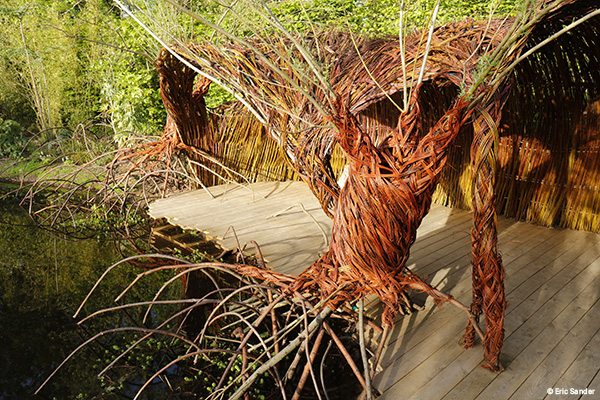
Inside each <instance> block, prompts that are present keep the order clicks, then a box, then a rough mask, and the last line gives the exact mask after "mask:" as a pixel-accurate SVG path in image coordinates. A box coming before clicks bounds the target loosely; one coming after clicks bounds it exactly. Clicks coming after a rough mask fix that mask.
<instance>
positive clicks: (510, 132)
mask: <svg viewBox="0 0 600 400" xmlns="http://www.w3.org/2000/svg"><path fill="white" fill-rule="evenodd" d="M557 23H560V20H559V21H558V22H557ZM539 30H540V32H538V33H537V35H536V32H534V33H533V34H532V35H531V38H532V39H531V43H530V44H528V47H531V46H533V45H535V43H536V37H539V38H543V37H546V36H547V32H545V31H552V30H554V31H555V30H556V26H554V27H553V26H542V27H540V28H539ZM513 79H514V85H513V89H512V92H511V95H510V97H509V99H508V101H507V104H506V106H505V110H504V113H503V119H502V122H501V126H500V127H499V128H500V143H499V149H498V163H499V165H498V176H497V180H496V193H497V206H498V212H499V213H501V214H503V215H505V216H507V217H510V218H515V219H517V220H519V221H527V222H532V223H536V224H540V225H545V226H558V227H561V228H569V229H581V230H588V231H592V232H600V19H599V18H594V19H593V20H592V21H591V22H590V23H586V24H583V25H581V26H580V27H578V28H577V29H576V30H574V31H572V32H571V33H568V34H566V35H564V36H562V37H560V38H559V39H558V40H555V41H554V42H552V43H550V44H549V45H546V46H545V47H544V48H542V50H541V51H539V52H538V53H536V54H535V55H534V56H532V57H529V58H528V59H527V60H525V61H524V62H523V63H522V64H521V65H520V66H519V67H518V68H517V69H516V71H515V73H514V75H513ZM471 140H472V133H471V132H468V131H463V132H461V135H460V136H459V137H458V138H457V140H456V142H455V144H454V146H453V148H452V149H451V153H450V157H449V162H448V165H447V167H446V170H445V172H444V176H443V178H442V180H441V182H440V184H439V186H438V190H437V191H436V193H435V195H434V201H436V202H437V203H439V204H444V205H447V206H451V207H459V208H465V209H469V208H470V206H471V204H470V201H471V196H470V185H471V175H470V171H469V168H468V166H469V159H468V158H469V154H468V149H469V146H470V141H471Z"/></svg>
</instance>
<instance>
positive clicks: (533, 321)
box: [444, 246, 600, 400]
mask: <svg viewBox="0 0 600 400" xmlns="http://www.w3.org/2000/svg"><path fill="white" fill-rule="evenodd" d="M595 249H596V251H597V250H598V246H596V247H595ZM599 268H600V260H599V259H595V260H594V261H593V262H592V263H591V264H584V265H582V264H579V263H578V262H577V261H575V262H572V263H571V264H569V266H568V268H564V269H563V273H562V274H558V275H555V276H553V277H552V278H551V280H550V281H548V283H547V284H546V285H545V286H544V287H542V288H538V290H536V291H535V292H532V293H531V295H530V296H529V297H530V298H531V299H532V301H530V302H524V303H523V304H521V305H520V306H519V307H520V308H527V309H528V310H527V311H525V310H519V309H517V308H515V309H514V310H511V311H510V313H509V314H507V317H506V320H505V321H506V331H507V334H506V338H505V341H504V347H503V349H502V356H501V359H502V360H503V361H504V363H505V364H506V366H507V369H506V370H505V371H504V372H502V373H501V374H499V375H496V374H492V373H490V372H489V371H486V370H484V369H483V368H474V369H473V370H472V371H471V373H470V374H469V375H467V376H465V377H464V378H463V379H462V380H461V381H460V382H459V383H458V384H457V385H456V386H455V387H454V388H453V389H452V391H451V392H449V393H448V395H446V396H445V397H444V400H450V399H457V400H458V399H475V398H478V396H481V397H480V398H482V399H485V398H490V397H486V396H489V395H490V393H499V392H501V391H504V392H508V393H509V395H510V394H512V392H513V391H514V390H516V389H517V388H518V386H519V385H520V383H521V382H522V381H523V380H524V379H525V378H526V377H527V376H528V374H529V372H531V371H528V370H527V369H526V367H527V365H523V364H526V363H527V362H528V360H529V359H531V358H532V357H534V356H535V355H536V354H538V353H543V352H542V348H538V349H535V348H534V347H531V348H530V349H534V350H533V351H532V350H529V352H532V353H533V354H528V353H524V352H523V351H524V349H526V348H528V347H529V345H530V344H531V343H532V341H533V340H535V339H536V338H537V337H538V336H539V335H540V334H542V333H543V332H545V331H546V330H551V331H552V330H553V321H554V320H555V319H556V318H557V316H558V315H559V314H560V313H562V312H563V311H564V310H565V309H566V307H567V305H568V304H570V302H571V300H572V299H573V298H574V297H576V296H578V295H579V294H581V293H582V292H583V290H584V289H585V288H586V287H587V286H588V284H589V283H590V282H591V281H593V280H594V279H595V278H596V277H597V276H598V272H599V271H598V269H599ZM596 295H597V293H596ZM539 303H542V304H541V306H539ZM571 308H573V307H571ZM574 311H577V307H575V309H570V310H569V312H570V313H571V315H572V316H573V315H575V314H573V312H574ZM523 315H529V318H528V319H527V320H525V321H523V320H522V318H518V319H517V320H515V318H514V316H517V317H518V316H523ZM564 315H568V313H567V314H564ZM554 334H556V332H554ZM563 336H564V335H563ZM543 338H544V340H552V339H553V337H548V334H544V337H543ZM511 379H513V380H515V381H517V382H518V383H516V386H515V384H511V383H510V382H509V381H510V380H511ZM511 388H512V390H510V389H511ZM486 390H490V392H485V391H486ZM500 398H503V397H500Z"/></svg>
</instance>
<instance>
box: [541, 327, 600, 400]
mask: <svg viewBox="0 0 600 400" xmlns="http://www.w3.org/2000/svg"><path fill="white" fill-rule="evenodd" d="M595 325H596V328H598V329H597V330H596V334H595V335H594V336H593V337H592V339H591V340H590V341H589V342H588V343H587V344H586V346H585V347H584V348H583V350H582V351H581V352H580V353H579V354H578V355H577V358H576V359H575V360H574V361H573V362H572V363H571V365H570V366H569V368H568V369H567V371H566V372H565V373H564V374H563V375H562V376H561V377H560V378H559V379H558V381H557V382H556V383H555V384H554V385H552V386H551V387H553V388H575V389H586V388H589V389H594V390H595V393H594V394H595V395H596V396H599V395H600V383H599V384H592V380H593V379H594V377H595V376H597V375H600V374H599V369H600V351H598V349H600V326H598V321H595ZM568 397H569V396H556V395H547V396H546V397H544V398H545V399H552V398H559V399H561V398H568Z"/></svg>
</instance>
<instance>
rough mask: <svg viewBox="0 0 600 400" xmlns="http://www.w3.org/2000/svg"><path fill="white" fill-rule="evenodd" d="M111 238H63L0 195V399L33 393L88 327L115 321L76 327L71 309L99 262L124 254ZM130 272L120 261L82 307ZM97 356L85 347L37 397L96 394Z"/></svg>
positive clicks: (107, 300) (108, 296)
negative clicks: (121, 266) (108, 239)
mask: <svg viewBox="0 0 600 400" xmlns="http://www.w3.org/2000/svg"><path fill="white" fill-rule="evenodd" d="M0 194H1V193H0ZM116 245H117V243H116V242H114V241H111V242H109V241H101V240H85V241H69V240H66V239H65V238H64V237H59V236H56V235H55V234H53V233H51V232H48V231H45V230H43V229H40V228H37V227H35V226H33V224H32V221H31V219H30V217H29V215H28V214H27V213H26V212H25V210H23V209H22V208H21V207H19V205H18V201H17V200H16V199H13V198H4V199H0V399H2V400H12V399H28V398H34V397H32V395H33V393H34V392H35V390H36V389H37V388H38V387H39V385H40V384H41V383H42V382H43V381H44V380H45V379H46V378H47V377H48V375H49V374H50V373H51V372H52V371H53V369H54V368H55V367H56V366H57V365H58V364H59V363H60V362H61V361H62V360H63V359H64V358H65V357H66V356H67V355H68V354H69V353H70V352H71V351H72V350H74V349H75V348H76V347H77V346H78V345H79V344H80V343H82V341H83V339H84V338H87V337H89V333H87V332H88V331H91V332H94V333H95V332H98V329H102V325H103V324H105V325H106V326H109V327H110V326H114V324H115V322H114V321H111V320H109V319H105V320H102V318H100V319H99V320H97V321H96V322H94V325H91V324H90V325H88V326H86V327H85V328H81V327H78V326H77V325H76V324H75V320H74V319H73V318H72V315H73V314H74V312H75V310H77V308H78V307H79V305H80V303H81V301H82V300H83V299H84V298H85V296H86V294H87V293H88V291H89V290H90V288H91V287H92V286H93V285H94V283H95V282H96V280H97V279H98V277H99V276H100V275H101V274H102V273H103V272H104V270H105V269H106V268H107V267H108V266H110V265H111V264H113V263H114V262H115V261H117V260H119V259H121V255H120V254H119V252H118V251H117V248H116ZM133 274H134V271H132V268H127V267H123V268H121V269H120V271H117V272H115V273H111V274H110V275H108V276H107V281H106V284H104V285H102V286H100V287H99V291H98V293H96V294H95V295H94V296H92V297H91V298H90V302H89V304H88V305H87V306H86V310H85V311H87V312H90V311H95V310H98V309H100V308H103V307H105V306H107V305H110V304H111V302H112V299H114V295H115V294H116V293H117V291H120V290H121V289H122V288H123V287H124V285H126V284H127V283H128V282H129V281H130V279H131V278H132V276H133ZM112 304H114V303H112ZM98 358H99V355H98V354H95V353H94V352H93V351H92V350H91V349H90V350H85V351H82V352H81V353H80V354H78V355H77V356H76V357H74V358H73V359H72V360H71V361H70V362H69V363H67V364H66V366H65V368H64V369H63V370H61V371H60V372H59V373H58V374H57V375H56V377H55V378H53V379H52V380H51V381H50V384H49V385H48V386H47V387H45V388H44V389H43V391H42V392H41V394H40V395H38V396H37V397H35V398H40V399H46V398H48V399H52V398H56V399H70V398H85V399H89V398H93V397H94V395H95V394H97V393H99V392H100V382H99V380H98V379H97V378H96V374H97V373H98V372H99V370H98V366H97V365H96V360H97V359H98ZM117 398H118V397H117Z"/></svg>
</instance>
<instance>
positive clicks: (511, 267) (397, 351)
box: [376, 225, 597, 398]
mask: <svg viewBox="0 0 600 400" xmlns="http://www.w3.org/2000/svg"><path fill="white" fill-rule="evenodd" d="M523 227H527V225H523ZM533 228H534V230H538V231H540V230H541V232H542V233H545V234H546V235H536V236H535V237H536V239H537V241H536V242H533V243H537V245H536V246H534V249H533V250H530V251H528V252H527V253H526V254H524V253H525V252H523V251H519V252H518V253H521V255H520V256H519V257H512V258H511V257H507V259H512V260H513V261H512V262H509V263H508V265H507V266H506V268H507V274H508V275H509V276H510V275H511V274H512V273H514V272H518V271H519V270H520V269H522V267H523V265H533V264H535V263H532V262H531V260H532V259H533V260H535V259H539V258H540V257H542V260H546V261H545V264H549V263H551V262H552V261H553V257H554V256H556V254H557V253H559V252H558V251H555V252H552V251H548V249H552V248H553V247H554V248H556V247H557V244H560V243H562V242H563V241H564V240H565V237H568V236H570V233H569V231H556V230H549V229H545V228H540V227H533ZM580 234H581V233H577V232H576V233H575V235H580ZM548 235H550V237H548ZM594 237H597V235H594ZM549 239H551V240H549ZM573 240H574V241H577V240H576V239H573ZM511 243H512V245H513V248H514V249H518V248H519V246H515V244H516V243H517V242H515V241H512V242H511ZM529 244H530V245H531V244H532V243H529ZM578 251H580V249H572V251H571V252H570V254H571V255H572V257H571V258H570V259H569V258H566V257H565V258H564V259H563V260H562V264H561V262H558V263H555V264H554V265H555V268H556V266H557V265H559V264H560V265H562V266H563V267H564V266H565V265H567V264H568V263H569V262H570V261H571V260H572V259H573V258H574V257H576V255H577V254H578ZM525 255H526V256H525ZM544 256H545V257H544ZM517 261H518V262H517ZM538 264H540V262H538ZM467 279H469V280H465V281H461V284H459V285H457V287H458V286H461V285H462V284H464V287H465V288H466V287H468V286H470V277H468V276H467ZM455 289H456V288H455ZM510 290H511V289H510V287H509V288H508V291H507V293H508V297H509V302H511V301H512V300H511V299H514V300H518V302H520V301H522V299H521V298H520V297H517V298H514V297H515V296H512V295H511V294H510ZM451 293H452V294H453V295H454V296H455V297H457V298H458V299H459V301H463V302H465V303H467V304H468V301H469V299H468V298H462V297H461V295H459V294H457V293H456V292H455V291H451ZM528 295H529V293H527V296H528ZM521 296H522V295H521ZM436 311H437V310H436ZM440 311H444V310H440ZM509 313H510V309H509ZM453 317H454V318H456V317H458V318H459V319H460V315H459V314H457V315H456V316H454V315H450V314H449V315H447V316H440V314H437V315H436V314H433V315H430V316H427V318H426V319H427V321H426V322H425V323H423V325H425V326H426V328H425V326H420V327H419V329H422V330H427V331H438V330H440V329H441V328H442V327H443V331H444V332H448V336H447V343H446V344H439V343H438V342H437V341H436V342H434V343H433V344H432V345H431V346H427V343H428V340H429V338H428V337H429V336H428V332H423V333H422V334H421V335H419V336H418V337H417V339H416V340H417V341H420V342H419V343H421V348H423V349H425V350H424V351H423V352H419V351H418V350H411V352H410V353H408V352H407V353H406V354H405V355H403V356H402V357H401V359H399V360H397V361H396V362H394V363H393V364H392V365H389V366H388V367H386V370H384V374H382V377H383V376H384V375H385V374H386V373H387V374H388V375H389V376H388V377H387V383H388V384H389V382H390V381H393V380H394V379H400V378H402V371H404V370H406V369H408V370H411V368H408V367H409V366H411V365H413V366H414V368H416V369H421V370H423V369H424V370H427V368H428V367H429V366H430V365H432V366H433V367H432V369H431V370H434V371H438V372H439V371H440V369H439V367H438V365H440V360H439V359H437V360H436V361H434V362H431V361H428V359H429V357H431V355H432V353H435V352H436V351H438V349H439V348H440V346H445V349H444V351H445V352H448V353H452V354H457V353H456V352H455V351H456V348H457V345H456V342H457V339H458V338H460V336H461V335H462V331H459V332H454V334H451V332H452V330H451V329H450V327H449V326H447V325H438V324H437V320H438V319H442V320H445V321H448V319H451V318H453ZM404 318H406V317H404ZM416 325H419V324H418V323H414V324H413V326H416ZM400 326H401V327H402V326H403V325H402V324H400ZM463 328H464V325H463ZM400 334H402V335H407V333H406V332H401V333H400ZM388 346H389V345H388ZM403 346H404V348H402V349H401V348H399V347H398V346H391V347H393V350H392V351H391V353H392V354H393V356H392V357H398V356H400V355H402V351H403V350H404V349H405V348H407V347H410V346H407V344H406V343H403ZM388 350H389V349H388ZM473 352H476V350H472V351H471V352H468V353H470V354H473ZM386 353H387V351H386ZM478 354H479V356H478V357H477V358H475V359H473V360H475V361H473V360H471V364H472V365H471V366H470V368H475V367H476V365H478V364H479V362H480V361H481V352H479V353H478ZM441 356H442V357H446V356H445V355H443V354H442V355H441ZM466 357H467V358H469V359H471V358H472V357H470V356H469V355H467V356H466ZM432 359H433V358H432ZM399 364H402V367H401V366H399ZM460 367H462V366H459V367H457V366H456V365H453V368H455V369H456V368H460ZM468 368H469V367H467V370H468ZM388 369H389V371H397V372H395V373H394V372H388V371H387V370H388ZM431 370H427V373H426V374H427V377H428V378H429V374H430V372H431ZM415 374H416V375H415ZM413 375H414V376H418V375H419V374H418V373H413ZM382 377H378V378H380V379H382ZM456 377H458V376H456ZM417 381H418V379H417ZM421 381H422V382H427V380H426V379H421ZM376 383H380V384H381V382H379V381H378V380H377V379H376ZM394 385H396V384H394ZM411 385H412V386H414V383H413V384H411ZM382 386H383V387H379V388H380V389H384V390H385V382H383V385H382ZM400 386H401V387H402V388H405V387H406V386H407V385H405V384H403V385H400ZM436 386H437V385H431V387H436ZM402 393H404V394H406V390H404V389H403V390H402ZM396 395H397V394H396ZM402 396H404V395H402ZM401 398H407V397H401ZM423 398H429V397H423ZM432 398H435V397H432ZM467 398H468V397H467Z"/></svg>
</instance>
